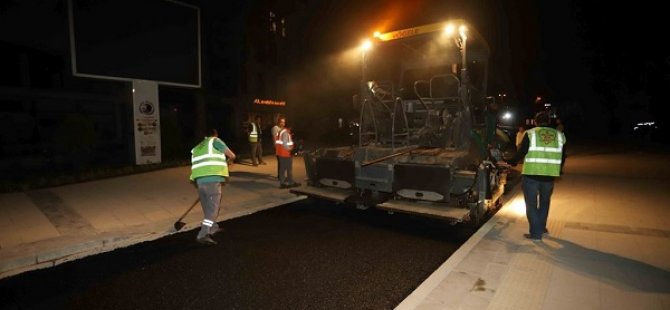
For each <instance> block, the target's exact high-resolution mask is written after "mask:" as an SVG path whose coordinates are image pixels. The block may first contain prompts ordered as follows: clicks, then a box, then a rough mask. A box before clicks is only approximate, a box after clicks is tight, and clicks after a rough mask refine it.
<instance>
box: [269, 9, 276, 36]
mask: <svg viewBox="0 0 670 310" xmlns="http://www.w3.org/2000/svg"><path fill="white" fill-rule="evenodd" d="M276 17H277V16H276V15H275V13H274V12H272V11H270V32H273V33H274V32H277V21H276Z"/></svg>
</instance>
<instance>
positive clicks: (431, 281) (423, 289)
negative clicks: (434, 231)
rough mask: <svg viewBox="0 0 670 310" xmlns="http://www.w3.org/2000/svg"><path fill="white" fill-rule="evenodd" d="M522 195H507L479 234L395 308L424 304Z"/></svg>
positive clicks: (402, 309)
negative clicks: (511, 204) (505, 200)
mask: <svg viewBox="0 0 670 310" xmlns="http://www.w3.org/2000/svg"><path fill="white" fill-rule="evenodd" d="M520 193H521V186H516V187H514V189H513V190H512V191H510V192H509V193H507V194H506V195H504V196H507V197H509V198H508V199H507V202H505V204H504V205H503V206H502V207H501V208H500V209H499V210H498V211H497V212H496V214H495V215H493V216H492V217H491V218H490V219H489V220H488V221H487V222H486V223H484V225H482V226H481V227H480V228H479V229H478V230H477V232H475V233H474V234H473V235H472V236H471V237H470V238H468V241H466V242H465V243H464V244H463V245H461V246H460V247H459V248H458V250H456V252H454V254H452V255H451V256H449V258H448V259H447V260H446V261H445V262H444V263H442V265H440V267H439V268H437V269H436V270H435V271H434V272H433V273H432V274H431V275H430V276H429V277H428V278H427V279H426V280H425V281H423V282H422V283H421V285H419V286H418V287H417V288H416V289H415V290H414V291H413V292H412V293H411V294H409V295H408V296H407V297H406V298H405V299H404V300H403V301H402V302H401V303H400V304H398V306H396V307H395V309H397V310H406V309H416V308H417V307H418V306H419V305H420V304H421V303H423V302H424V301H425V300H426V298H427V297H428V295H429V294H430V293H431V292H432V291H433V290H434V289H435V288H436V287H437V286H438V285H440V283H442V281H444V280H445V279H446V278H447V277H448V276H449V274H450V273H451V271H452V270H453V269H454V268H455V267H456V266H458V264H460V263H461V262H462V261H463V259H464V258H465V257H466V256H467V255H468V254H469V253H470V252H471V251H472V249H473V248H474V247H475V246H476V245H477V244H479V242H480V241H481V240H482V239H483V238H484V236H486V234H487V233H488V232H489V231H491V229H492V228H493V227H494V226H495V225H497V224H498V222H500V221H504V220H505V219H504V218H503V214H504V213H505V212H501V211H503V210H506V209H507V208H508V207H509V205H510V204H509V202H511V201H514V199H515V198H516V196H517V195H519V194H520Z"/></svg>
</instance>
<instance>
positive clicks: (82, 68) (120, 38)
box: [68, 0, 201, 87]
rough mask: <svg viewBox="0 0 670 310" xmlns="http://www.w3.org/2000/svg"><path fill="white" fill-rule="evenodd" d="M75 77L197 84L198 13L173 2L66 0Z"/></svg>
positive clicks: (165, 83)
mask: <svg viewBox="0 0 670 310" xmlns="http://www.w3.org/2000/svg"><path fill="white" fill-rule="evenodd" d="M68 10H69V16H68V17H69V30H70V53H71V54H70V55H71V59H72V72H73V74H74V75H75V76H80V77H91V78H101V79H111V80H122V81H132V80H147V81H155V82H157V83H158V84H161V85H174V86H184V87H200V86H201V68H200V66H201V55H200V54H201V50H200V9H199V8H198V7H195V6H192V5H189V4H185V3H182V2H178V1H172V0H142V1H134V0H96V1H91V0H69V1H68Z"/></svg>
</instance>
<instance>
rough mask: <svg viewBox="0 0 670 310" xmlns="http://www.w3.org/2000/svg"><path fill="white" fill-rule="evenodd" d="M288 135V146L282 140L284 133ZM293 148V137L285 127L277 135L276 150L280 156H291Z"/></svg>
mask: <svg viewBox="0 0 670 310" xmlns="http://www.w3.org/2000/svg"><path fill="white" fill-rule="evenodd" d="M284 134H286V135H288V140H287V142H286V146H284V141H283V140H282V135H284ZM292 149H293V139H292V138H291V132H290V131H289V130H288V129H286V128H284V129H282V130H280V131H279V132H278V133H277V135H276V136H275V152H276V153H277V156H279V157H291V150H292Z"/></svg>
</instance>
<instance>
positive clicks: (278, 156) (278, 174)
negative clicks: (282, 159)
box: [275, 155, 279, 180]
mask: <svg viewBox="0 0 670 310" xmlns="http://www.w3.org/2000/svg"><path fill="white" fill-rule="evenodd" d="M275 157H277V180H279V156H277V155H275Z"/></svg>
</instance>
